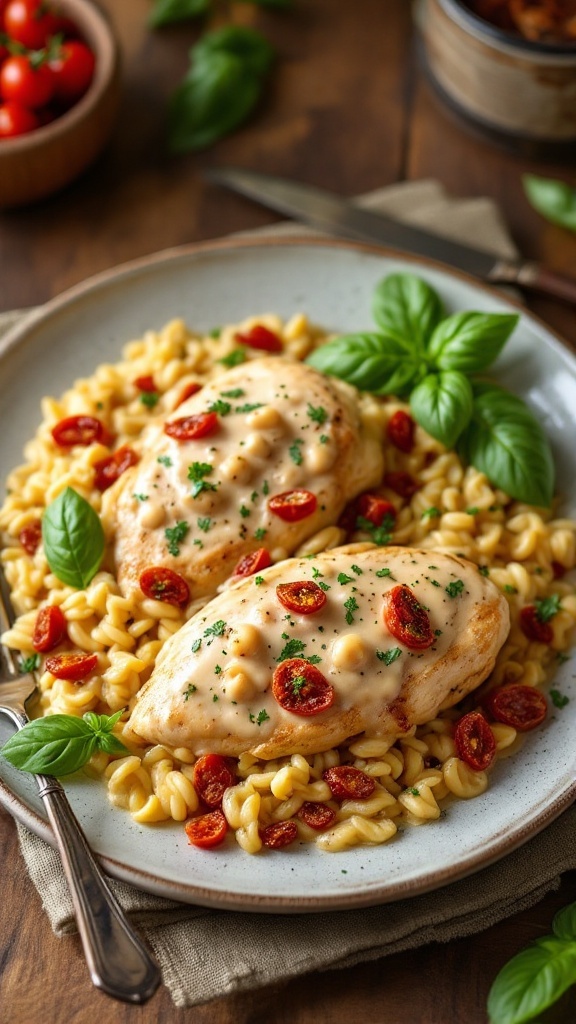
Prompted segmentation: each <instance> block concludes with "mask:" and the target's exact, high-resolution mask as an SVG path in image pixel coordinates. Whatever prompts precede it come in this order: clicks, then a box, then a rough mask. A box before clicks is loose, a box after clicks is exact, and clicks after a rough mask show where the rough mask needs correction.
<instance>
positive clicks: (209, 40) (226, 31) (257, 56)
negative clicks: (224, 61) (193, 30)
mask: <svg viewBox="0 0 576 1024" xmlns="http://www.w3.org/2000/svg"><path fill="white" fill-rule="evenodd" d="M222 53H226V54H229V55H230V56H232V57H237V58H238V60H240V61H241V62H242V66H243V68H244V72H245V74H249V75H256V76H257V77H259V78H263V77H264V75H266V74H268V71H269V70H270V68H271V66H272V61H273V60H274V50H273V48H272V47H271V46H270V43H269V42H268V41H267V40H266V39H265V38H264V36H263V35H261V33H260V32H257V31H256V30H255V29H253V28H248V27H247V26H245V25H226V26H225V27H224V28H220V29H217V30H216V31H215V32H206V33H205V34H204V35H203V36H201V38H200V39H199V40H198V42H197V43H196V46H193V47H192V49H191V50H190V60H191V61H192V63H196V64H199V65H200V66H203V65H204V64H206V63H208V64H209V63H210V61H211V59H212V58H213V57H215V56H216V55H218V54H222Z"/></svg>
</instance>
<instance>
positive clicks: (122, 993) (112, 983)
mask: <svg viewBox="0 0 576 1024" xmlns="http://www.w3.org/2000/svg"><path fill="white" fill-rule="evenodd" d="M13 622H14V613H13V611H12V606H11V603H10V597H9V592H8V585H7V583H6V578H5V576H4V573H3V572H2V569H1V567H0V634H2V633H3V632H4V630H5V629H8V628H9V627H10V626H11V625H12V624H13ZM37 695H38V691H37V685H36V680H35V678H34V676H33V675H32V673H26V674H22V671H21V669H20V668H19V665H18V661H17V659H16V657H15V655H14V653H13V652H12V651H10V650H9V649H8V648H7V647H5V646H4V645H3V644H1V643H0V714H4V715H6V716H7V717H8V718H9V719H11V721H12V722H13V723H14V725H15V726H16V728H17V729H22V728H23V727H24V726H25V725H26V723H27V722H28V715H27V713H26V708H27V707H30V706H31V704H32V702H33V701H34V699H35V698H37ZM35 778H36V781H37V783H38V789H39V791H40V796H41V797H42V800H43V801H44V806H45V808H46V813H47V815H48V820H49V822H50V825H51V826H52V831H53V833H54V838H55V840H56V843H57V845H58V850H59V852H60V856H61V858H62V867H63V869H64V874H65V876H66V880H67V882H68V886H69V888H70V893H71V896H72V903H73V906H74V914H75V917H76V924H77V926H78V932H79V934H80V939H81V941H82V946H83V948H84V955H85V957H86V961H87V964H88V969H89V971H90V976H91V978H92V982H93V984H94V985H95V986H96V988H99V989H101V990H102V991H103V992H106V993H107V995H109V996H112V997H113V998H114V999H120V1000H122V1001H123V1002H127V1003H145V1002H146V1000H148V999H149V998H150V996H152V995H153V994H154V992H155V991H156V989H157V987H158V985H159V983H160V970H159V967H158V965H157V963H156V962H155V960H154V959H153V958H152V956H151V955H150V953H149V952H148V950H147V948H146V946H145V945H144V943H143V942H142V941H141V939H140V938H139V937H138V935H137V934H136V933H135V932H134V930H133V928H132V926H131V925H130V923H129V921H128V919H127V918H126V916H125V914H124V911H123V910H122V908H121V907H120V905H119V903H118V902H117V900H116V898H115V897H114V895H113V894H112V892H111V890H110V887H109V885H108V882H107V880H106V877H105V875H104V874H103V872H102V870H101V868H100V866H99V865H98V863H97V862H96V860H95V858H94V855H93V853H92V851H91V850H90V847H89V846H88V841H87V839H86V836H85V835H84V833H83V831H82V829H81V827H80V824H79V822H78V820H77V818H76V816H75V815H74V812H73V810H72V808H71V807H70V804H69V803H68V799H67V797H66V794H65V792H64V790H63V788H62V786H61V785H60V783H59V782H58V780H57V779H55V778H52V776H49V775H36V776H35Z"/></svg>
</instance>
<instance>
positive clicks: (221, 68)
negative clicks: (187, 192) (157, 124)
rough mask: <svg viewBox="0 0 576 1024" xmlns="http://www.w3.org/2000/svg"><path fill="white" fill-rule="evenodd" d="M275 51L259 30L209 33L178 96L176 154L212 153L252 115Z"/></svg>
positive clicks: (172, 139) (173, 108) (173, 127)
mask: <svg viewBox="0 0 576 1024" xmlns="http://www.w3.org/2000/svg"><path fill="white" fill-rule="evenodd" d="M273 57H274V51H273V49H272V47H271V46H270V44H269V43H268V42H267V40H266V39H265V38H264V37H263V36H262V35H261V34H260V33H259V32H256V31H255V30H254V29H251V28H247V27H245V26H241V25H229V26H226V27H225V28H222V29H219V30H217V31H215V32H207V33H206V34H205V35H204V36H202V38H201V39H200V41H199V42H198V43H197V44H196V46H194V47H192V49H191V50H190V61H191V64H190V68H189V71H188V73H187V75H186V77H185V78H184V81H183V82H182V84H181V85H180V86H179V88H178V89H177V90H176V92H175V93H174V95H173V96H172V99H171V102H170V107H169V111H168V142H169V145H170V149H171V150H172V152H174V153H185V152H188V151H198V150H201V149H206V147H208V146H211V145H212V143H214V142H216V141H217V139H220V138H222V136H224V135H227V134H228V133H229V132H231V131H232V130H233V129H234V128H236V127H237V126H238V125H239V124H241V123H242V122H243V121H244V120H245V119H246V118H247V117H248V115H249V114H250V112H251V111H252V109H253V108H254V106H255V105H256V102H257V100H258V99H259V97H260V95H261V93H262V89H263V86H264V81H265V78H266V75H267V74H268V71H269V70H270V67H271V65H272V61H273Z"/></svg>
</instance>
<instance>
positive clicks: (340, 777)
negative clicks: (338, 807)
mask: <svg viewBox="0 0 576 1024" xmlns="http://www.w3.org/2000/svg"><path fill="white" fill-rule="evenodd" d="M322 778H323V779H324V782H327V783H328V785H329V786H330V792H331V793H332V796H333V797H335V798H336V800H367V798H368V797H369V796H372V793H373V792H374V790H375V788H376V783H375V782H374V779H373V778H372V776H371V775H367V774H366V772H363V771H362V769H361V768H355V767H354V765H351V764H337V765H334V767H333V768H326V770H325V771H323V772H322Z"/></svg>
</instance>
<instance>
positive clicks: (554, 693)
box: [550, 690, 570, 708]
mask: <svg viewBox="0 0 576 1024" xmlns="http://www.w3.org/2000/svg"><path fill="white" fill-rule="evenodd" d="M550 700H551V701H552V703H553V705H554V707H555V708H565V707H566V705H567V704H568V703H569V702H570V697H567V696H566V694H565V693H560V690H550Z"/></svg>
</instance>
